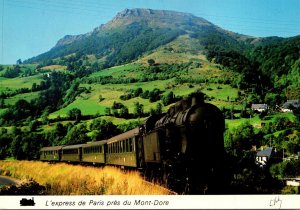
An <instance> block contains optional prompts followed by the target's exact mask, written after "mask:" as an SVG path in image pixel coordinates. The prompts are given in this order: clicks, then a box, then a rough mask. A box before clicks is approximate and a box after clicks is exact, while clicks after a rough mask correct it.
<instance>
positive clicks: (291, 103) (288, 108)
mask: <svg viewBox="0 0 300 210" xmlns="http://www.w3.org/2000/svg"><path fill="white" fill-rule="evenodd" d="M299 106H300V104H299V100H287V101H286V102H285V103H284V104H283V106H282V109H281V111H283V112H292V111H293V108H296V109H297V108H299Z"/></svg>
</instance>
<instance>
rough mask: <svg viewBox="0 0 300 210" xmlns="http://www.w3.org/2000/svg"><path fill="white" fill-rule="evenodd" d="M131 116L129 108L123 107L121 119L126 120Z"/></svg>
mask: <svg viewBox="0 0 300 210" xmlns="http://www.w3.org/2000/svg"><path fill="white" fill-rule="evenodd" d="M128 115H129V111H128V108H127V107H126V106H124V107H122V108H121V109H120V117H124V118H127V117H128Z"/></svg>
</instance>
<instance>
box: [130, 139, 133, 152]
mask: <svg viewBox="0 0 300 210" xmlns="http://www.w3.org/2000/svg"><path fill="white" fill-rule="evenodd" d="M132 149H133V144H132V139H129V152H132Z"/></svg>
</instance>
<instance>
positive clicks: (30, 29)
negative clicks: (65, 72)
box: [0, 0, 300, 64]
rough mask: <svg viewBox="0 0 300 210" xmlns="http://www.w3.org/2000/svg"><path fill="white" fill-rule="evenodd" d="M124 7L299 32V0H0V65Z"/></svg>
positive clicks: (262, 32) (249, 29)
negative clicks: (164, 11)
mask: <svg viewBox="0 0 300 210" xmlns="http://www.w3.org/2000/svg"><path fill="white" fill-rule="evenodd" d="M125 8H151V9H167V10H176V11H181V12H189V13H192V14H194V15H196V16H199V17H203V18H205V19H207V20H209V21H210V22H212V23H214V24H216V25H218V26H220V27H222V28H224V29H227V30H230V31H233V32H237V33H241V34H246V35H252V36H258V37H266V36H281V37H290V36H296V35H300V0H0V24H1V26H0V31H1V33H0V39H1V40H0V64H13V63H15V62H16V60H17V59H19V58H20V59H22V60H25V59H28V58H30V57H33V56H36V55H38V54H41V53H43V52H46V51H48V50H49V49H50V48H52V47H53V46H54V45H55V44H56V42H57V41H58V40H59V39H60V38H62V37H63V36H65V35H76V34H82V33H87V32H89V31H91V30H93V28H95V27H97V26H99V25H101V24H105V23H106V22H108V21H109V20H111V19H112V18H113V17H114V16H115V15H116V14H117V13H118V12H120V11H122V10H124V9H125Z"/></svg>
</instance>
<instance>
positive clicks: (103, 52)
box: [26, 9, 255, 66]
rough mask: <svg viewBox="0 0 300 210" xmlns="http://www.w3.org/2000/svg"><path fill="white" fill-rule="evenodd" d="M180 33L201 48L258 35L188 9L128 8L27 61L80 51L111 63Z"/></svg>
mask: <svg viewBox="0 0 300 210" xmlns="http://www.w3.org/2000/svg"><path fill="white" fill-rule="evenodd" d="M181 35H188V36H189V38H190V39H197V41H198V42H199V50H202V49H203V48H205V47H206V46H208V45H211V42H213V43H214V44H217V45H223V46H224V47H226V48H233V49H242V48H243V47H244V46H243V45H244V44H245V40H251V41H253V40H254V39H255V38H253V37H249V36H245V35H240V34H237V33H232V32H229V31H226V30H224V29H222V28H220V27H218V26H216V25H214V24H212V23H210V22H209V21H207V20H205V19H203V18H200V17H196V16H194V15H192V14H189V13H182V12H175V11H167V10H151V9H125V10H124V11H122V12H120V13H118V14H117V15H116V16H115V17H114V18H113V19H112V20H111V21H109V22H108V23H106V24H104V25H101V26H99V27H97V28H95V29H94V30H93V31H91V32H88V33H86V34H81V35H75V36H72V35H67V36H65V37H63V38H62V39H60V40H59V41H58V42H57V44H56V45H55V46H54V47H53V48H52V49H51V50H49V51H48V52H46V53H43V54H41V55H38V56H36V57H33V58H30V59H28V60H27V61H26V63H34V62H41V61H45V60H50V59H55V58H58V57H62V56H66V55H69V54H73V53H79V54H85V55H91V54H94V55H96V56H97V58H102V59H103V60H104V61H105V62H106V63H107V64H108V65H110V66H112V65H117V64H122V63H125V62H129V61H132V60H134V59H136V58H138V57H139V56H141V55H143V54H144V53H146V52H148V51H151V50H153V49H155V48H157V47H159V46H162V45H165V44H167V43H169V42H171V41H173V40H175V39H176V38H178V37H179V36H181Z"/></svg>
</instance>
